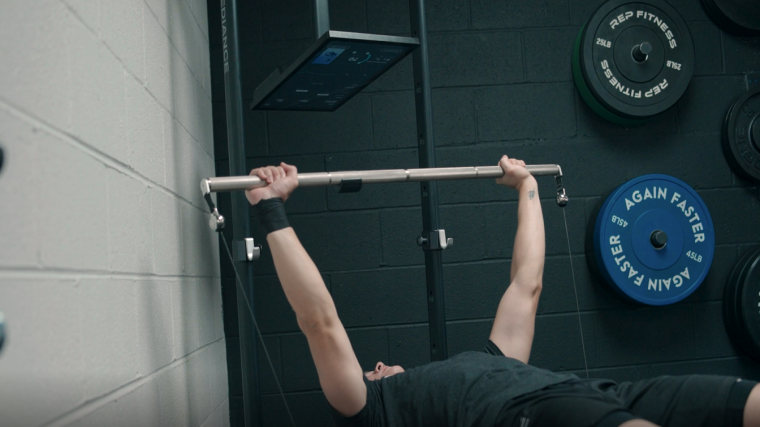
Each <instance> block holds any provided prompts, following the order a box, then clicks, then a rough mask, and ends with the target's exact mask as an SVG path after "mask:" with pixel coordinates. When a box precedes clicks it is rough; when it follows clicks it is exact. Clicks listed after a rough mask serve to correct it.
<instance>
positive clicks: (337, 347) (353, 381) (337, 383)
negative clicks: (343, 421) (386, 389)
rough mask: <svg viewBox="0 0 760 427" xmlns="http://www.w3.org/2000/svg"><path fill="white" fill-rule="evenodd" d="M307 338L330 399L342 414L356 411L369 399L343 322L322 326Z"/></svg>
mask: <svg viewBox="0 0 760 427" xmlns="http://www.w3.org/2000/svg"><path fill="white" fill-rule="evenodd" d="M306 338H307V339H308V341H309V349H310V350H311V355H312V358H313V359H314V364H315V365H316V366H317V373H318V374H319V383H320V385H321V386H322V391H324V393H325V397H326V398H327V401H328V402H330V405H332V407H333V408H335V410H336V411H338V412H339V413H340V414H341V415H343V416H346V417H350V416H353V415H355V414H357V413H358V412H359V411H361V410H362V408H363V407H364V405H365V404H366V402H367V387H366V386H365V385H364V379H363V378H362V375H364V373H363V372H362V369H361V366H360V365H359V361H358V360H357V359H356V355H355V354H354V350H353V347H351V342H350V341H349V340H348V335H347V334H346V331H345V329H343V325H342V324H340V322H338V323H337V325H333V326H330V327H324V328H320V329H319V330H317V331H312V332H309V333H307V334H306Z"/></svg>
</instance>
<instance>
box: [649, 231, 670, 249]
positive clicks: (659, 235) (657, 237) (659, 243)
mask: <svg viewBox="0 0 760 427" xmlns="http://www.w3.org/2000/svg"><path fill="white" fill-rule="evenodd" d="M649 242H650V243H652V246H654V248H655V249H662V248H664V247H665V245H666V244H667V243H668V235H667V234H665V232H664V231H662V230H654V231H653V232H652V234H650V235H649Z"/></svg>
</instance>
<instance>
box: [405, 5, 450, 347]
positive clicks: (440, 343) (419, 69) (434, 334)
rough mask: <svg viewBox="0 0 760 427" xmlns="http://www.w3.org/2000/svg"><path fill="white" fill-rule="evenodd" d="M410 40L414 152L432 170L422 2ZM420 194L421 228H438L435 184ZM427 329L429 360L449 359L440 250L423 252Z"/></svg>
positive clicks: (413, 15) (414, 16) (432, 141)
mask: <svg viewBox="0 0 760 427" xmlns="http://www.w3.org/2000/svg"><path fill="white" fill-rule="evenodd" d="M409 12H410V17H411V27H412V37H417V38H419V40H420V47H419V48H418V49H417V50H416V51H415V52H414V53H413V54H412V55H413V61H414V91H415V97H414V99H415V105H416V108H417V152H418V153H419V158H420V167H421V168H434V167H435V138H434V136H433V105H432V104H433V97H432V92H431V88H430V66H429V64H428V43H427V22H426V19H425V0H409ZM420 191H421V194H422V228H423V230H424V231H433V230H437V229H438V228H439V218H438V189H437V186H436V183H435V182H422V183H420ZM425 276H426V279H425V281H426V283H427V300H428V325H429V328H430V360H432V361H436V360H445V359H446V358H448V348H447V344H446V312H445V306H444V300H443V261H442V259H441V251H440V250H426V251H425Z"/></svg>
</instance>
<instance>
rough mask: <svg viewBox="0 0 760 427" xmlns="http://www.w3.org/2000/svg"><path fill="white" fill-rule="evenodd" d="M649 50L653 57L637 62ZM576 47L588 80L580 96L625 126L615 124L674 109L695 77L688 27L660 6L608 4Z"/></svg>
mask: <svg viewBox="0 0 760 427" xmlns="http://www.w3.org/2000/svg"><path fill="white" fill-rule="evenodd" d="M645 44H646V45H647V47H649V48H650V49H651V51H650V52H649V53H648V55H644V56H642V58H644V59H641V58H639V59H637V58H635V56H636V54H635V49H636V48H637V47H638V46H644V45H645ZM577 45H578V46H577V49H576V51H577V52H574V54H573V55H574V56H573V61H574V64H573V65H574V72H576V71H579V72H580V74H581V75H582V77H583V79H582V80H581V79H580V78H578V77H577V76H576V79H575V80H576V84H577V85H578V87H579V91H580V92H581V95H584V100H585V101H586V102H587V103H589V105H590V106H591V107H592V109H594V111H596V112H597V113H599V111H598V110H599V108H598V106H596V105H594V104H595V103H596V102H598V103H599V104H600V105H601V107H603V108H604V109H606V110H608V111H609V112H610V113H611V114H612V115H614V116H616V117H619V118H620V119H622V120H623V121H617V120H614V118H613V120H612V121H616V122H619V123H624V120H643V119H648V118H651V117H654V116H656V115H657V114H660V113H662V112H664V111H665V110H667V109H668V108H670V107H672V106H673V105H674V104H675V103H676V102H678V100H679V99H680V97H681V96H682V95H683V93H684V91H686V88H687V87H688V85H689V82H690V81H691V77H692V75H693V73H694V48H693V45H692V40H691V35H690V34H689V30H688V28H687V27H686V23H685V22H684V21H683V19H682V18H681V17H680V15H679V14H678V12H676V10H675V9H673V8H672V7H671V6H670V5H669V4H667V3H665V2H664V1H661V0H646V1H631V0H612V1H609V2H607V3H605V4H603V5H602V6H601V7H599V9H597V11H596V12H595V13H594V15H593V16H592V17H591V19H589V21H588V22H587V23H586V25H584V27H583V29H582V30H581V34H580V37H579V41H578V43H577ZM576 56H577V58H576ZM583 86H585V87H583ZM585 91H588V92H589V93H590V94H591V96H592V97H593V99H592V100H589V99H588V97H587V96H585V94H584V92H585ZM600 115H602V117H605V118H607V119H608V120H610V118H609V117H607V116H606V115H605V114H600Z"/></svg>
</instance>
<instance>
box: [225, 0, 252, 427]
mask: <svg viewBox="0 0 760 427" xmlns="http://www.w3.org/2000/svg"><path fill="white" fill-rule="evenodd" d="M220 3H221V4H220V6H221V8H222V9H221V12H222V49H223V62H224V97H225V101H226V103H227V147H228V150H229V159H230V175H231V176H235V175H247V174H248V171H247V170H246V163H245V160H246V157H245V127H244V122H243V120H244V117H243V114H244V113H245V110H244V109H243V90H242V85H241V83H240V50H239V48H238V45H239V44H238V30H237V24H238V22H237V0H220ZM231 198H232V209H231V213H232V238H233V239H234V240H243V239H244V238H246V237H250V236H251V230H250V227H251V225H250V216H249V215H250V214H249V203H248V200H247V199H246V197H245V193H243V192H241V191H236V192H233V193H232V194H231ZM237 269H238V273H239V274H240V279H241V281H242V282H243V291H244V292H245V293H246V295H247V296H248V300H249V301H250V302H251V304H253V264H252V263H249V262H247V263H241V264H238V266H237ZM237 289H238V292H240V288H237ZM237 301H238V307H237V309H238V319H239V320H238V327H239V336H240V364H241V367H240V368H241V373H242V377H243V378H242V383H243V411H244V414H245V425H246V426H260V425H261V424H262V421H261V393H260V388H259V373H258V367H259V363H258V349H257V344H256V331H255V328H254V326H253V319H251V315H250V314H249V312H248V307H247V306H246V304H245V300H244V298H243V297H242V295H238V298H237Z"/></svg>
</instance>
